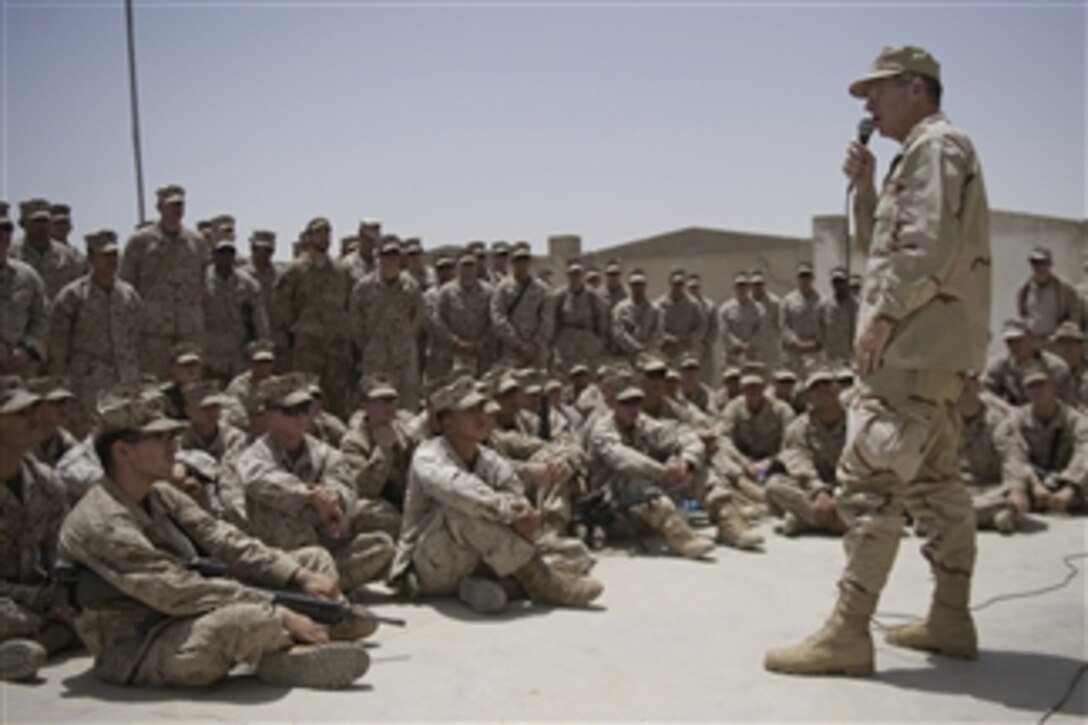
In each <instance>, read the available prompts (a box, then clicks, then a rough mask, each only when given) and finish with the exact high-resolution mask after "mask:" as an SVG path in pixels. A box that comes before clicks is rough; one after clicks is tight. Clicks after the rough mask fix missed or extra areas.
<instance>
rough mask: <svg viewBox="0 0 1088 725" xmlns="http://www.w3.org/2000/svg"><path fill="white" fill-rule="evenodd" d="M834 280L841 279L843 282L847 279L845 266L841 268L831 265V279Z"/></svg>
mask: <svg viewBox="0 0 1088 725" xmlns="http://www.w3.org/2000/svg"><path fill="white" fill-rule="evenodd" d="M835 280H842V281H843V282H845V281H846V280H847V276H846V269H845V268H843V267H832V268H831V281H832V282H834V281H835Z"/></svg>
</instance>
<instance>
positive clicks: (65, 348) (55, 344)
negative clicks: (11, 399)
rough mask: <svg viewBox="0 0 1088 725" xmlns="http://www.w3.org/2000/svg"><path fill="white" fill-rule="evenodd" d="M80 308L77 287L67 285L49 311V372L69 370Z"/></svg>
mask: <svg viewBox="0 0 1088 725" xmlns="http://www.w3.org/2000/svg"><path fill="white" fill-rule="evenodd" d="M78 308H79V295H78V292H77V290H76V288H75V287H65V288H64V289H63V290H61V292H60V294H59V295H57V299H56V302H54V303H53V308H52V309H51V310H50V311H49V366H48V369H49V372H50V374H52V375H63V374H65V373H67V372H68V371H69V365H70V363H71V361H70V360H69V357H70V356H71V340H72V333H73V332H74V330H75V324H76V315H77V314H78V312H77V311H78Z"/></svg>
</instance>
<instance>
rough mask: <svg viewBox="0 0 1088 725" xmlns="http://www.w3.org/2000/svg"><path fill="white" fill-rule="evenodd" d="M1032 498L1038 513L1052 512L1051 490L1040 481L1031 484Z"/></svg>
mask: <svg viewBox="0 0 1088 725" xmlns="http://www.w3.org/2000/svg"><path fill="white" fill-rule="evenodd" d="M1031 497H1032V498H1033V499H1035V510H1036V511H1048V510H1050V489H1049V488H1047V487H1046V486H1044V485H1043V484H1041V483H1039V482H1038V481H1036V482H1034V483H1032V484H1031Z"/></svg>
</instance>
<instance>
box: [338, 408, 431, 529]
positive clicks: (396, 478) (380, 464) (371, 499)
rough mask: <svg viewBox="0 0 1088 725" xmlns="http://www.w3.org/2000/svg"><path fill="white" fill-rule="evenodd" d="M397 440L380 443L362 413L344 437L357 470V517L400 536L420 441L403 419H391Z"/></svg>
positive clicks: (345, 448)
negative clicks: (385, 445)
mask: <svg viewBox="0 0 1088 725" xmlns="http://www.w3.org/2000/svg"><path fill="white" fill-rule="evenodd" d="M390 426H391V427H392V429H393V434H394V437H395V439H396V442H395V443H394V444H393V446H392V447H391V448H388V449H387V448H383V447H382V446H379V445H378V444H377V443H376V442H375V441H374V440H373V438H372V436H371V434H370V431H369V430H368V429H367V427H366V416H365V414H364V415H360V416H358V417H357V418H356V419H354V420H353V421H352V425H351V427H349V428H348V432H347V433H346V434H345V435H344V437H343V439H341V441H340V450H341V452H343V454H344V460H345V461H347V463H348V465H349V466H350V468H351V472H352V474H353V478H352V484H353V488H354V490H355V495H356V496H357V497H358V508H357V514H356V518H358V519H362V520H369V521H370V522H372V525H373V528H377V529H380V530H382V531H387V532H389V533H390V534H391V535H392V536H396V535H397V534H398V533H399V532H400V522H401V516H400V512H401V511H403V510H404V497H405V495H406V494H407V491H408V469H409V467H410V466H411V463H412V454H413V453H414V452H415V448H416V443H415V441H414V440H413V439H412V437H411V435H410V433H409V431H408V428H407V425H406V424H405V423H404V422H403V421H400V420H393V421H392V422H391V423H390Z"/></svg>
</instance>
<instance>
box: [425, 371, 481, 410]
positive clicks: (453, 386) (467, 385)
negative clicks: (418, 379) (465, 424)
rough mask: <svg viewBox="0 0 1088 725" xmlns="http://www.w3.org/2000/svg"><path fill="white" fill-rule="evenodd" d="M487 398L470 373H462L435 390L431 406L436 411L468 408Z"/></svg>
mask: <svg viewBox="0 0 1088 725" xmlns="http://www.w3.org/2000/svg"><path fill="white" fill-rule="evenodd" d="M485 400H486V398H485V397H484V396H483V395H482V394H481V393H480V391H479V388H478V387H477V383H476V381H475V380H474V379H472V378H471V377H469V376H468V375H462V376H461V377H459V378H457V379H456V380H454V381H453V382H452V383H450V384H449V385H446V386H445V387H443V388H440V389H438V390H437V391H435V393H434V394H433V395H432V396H431V407H432V408H434V411H435V412H436V413H444V412H449V411H458V410H468V409H469V408H473V407H475V406H477V405H480V404H481V403H483V402H484V401H485Z"/></svg>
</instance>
